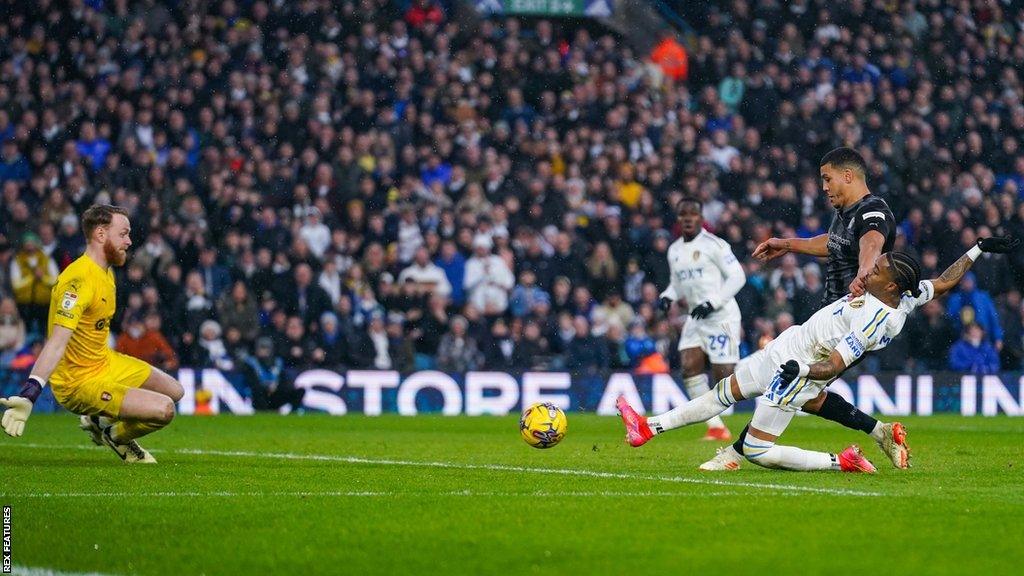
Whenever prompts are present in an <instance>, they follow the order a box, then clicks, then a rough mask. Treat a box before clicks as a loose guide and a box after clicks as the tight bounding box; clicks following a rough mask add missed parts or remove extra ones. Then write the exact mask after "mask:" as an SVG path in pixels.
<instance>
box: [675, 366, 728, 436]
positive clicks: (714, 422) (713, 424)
mask: <svg viewBox="0 0 1024 576" xmlns="http://www.w3.org/2000/svg"><path fill="white" fill-rule="evenodd" d="M683 387H684V388H686V395H687V396H689V397H690V398H691V399H693V398H696V397H698V396H701V395H703V394H707V392H708V390H710V389H711V388H709V387H708V375H707V374H698V375H696V376H690V377H689V378H683ZM708 428H725V422H723V421H722V419H721V418H720V417H718V416H714V417H712V418H710V419H709V420H708Z"/></svg>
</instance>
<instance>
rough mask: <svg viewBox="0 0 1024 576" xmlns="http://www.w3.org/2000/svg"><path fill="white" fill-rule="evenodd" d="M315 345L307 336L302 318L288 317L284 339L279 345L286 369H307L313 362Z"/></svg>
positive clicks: (279, 353)
mask: <svg viewBox="0 0 1024 576" xmlns="http://www.w3.org/2000/svg"><path fill="white" fill-rule="evenodd" d="M313 348H314V343H313V342H312V341H311V340H310V339H309V337H308V336H307V335H306V326H305V324H304V323H303V321H302V318H300V317H298V316H288V317H287V320H286V321H285V327H284V338H283V339H282V340H281V342H280V344H279V348H278V349H279V350H280V352H278V353H277V354H278V356H280V357H281V358H282V359H283V360H284V365H285V367H286V368H306V367H307V366H309V364H310V362H311V361H312V356H313Z"/></svg>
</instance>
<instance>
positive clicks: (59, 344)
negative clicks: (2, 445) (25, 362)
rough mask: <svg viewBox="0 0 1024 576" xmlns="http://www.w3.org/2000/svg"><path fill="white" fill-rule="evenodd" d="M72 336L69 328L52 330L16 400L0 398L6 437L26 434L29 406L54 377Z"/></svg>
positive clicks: (12, 397)
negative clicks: (4, 408) (3, 408)
mask: <svg viewBox="0 0 1024 576" xmlns="http://www.w3.org/2000/svg"><path fill="white" fill-rule="evenodd" d="M71 333H72V331H71V329H70V328H65V327H64V326H54V327H53V333H52V334H50V338H49V339H47V340H46V344H44V345H43V349H42V351H41V352H39V358H37V359H36V363H35V366H33V367H32V373H31V374H30V375H29V377H28V378H26V379H25V382H24V383H23V384H22V385H21V390H20V391H19V392H18V394H17V395H15V396H10V397H8V398H0V406H4V407H6V408H7V410H5V411H4V415H3V418H2V420H0V425H2V426H3V428H4V432H7V434H8V435H10V436H21V435H22V433H23V432H24V431H25V422H26V421H27V420H28V417H29V415H31V414H32V406H33V405H34V404H35V402H36V399H38V398H39V394H40V393H41V392H42V391H43V386H44V385H46V381H47V380H48V379H49V378H50V374H53V370H54V369H55V368H56V367H57V363H58V362H60V359H61V358H62V357H63V356H64V349H65V348H67V346H68V340H70V339H71Z"/></svg>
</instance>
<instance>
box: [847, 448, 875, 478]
mask: <svg viewBox="0 0 1024 576" xmlns="http://www.w3.org/2000/svg"><path fill="white" fill-rule="evenodd" d="M839 469H840V470H842V471H843V472H867V473H868V474H874V473H875V472H877V470H876V469H875V465H874V464H872V463H871V462H869V461H868V459H867V458H865V457H864V453H863V452H861V451H860V446H857V445H856V444H853V445H851V446H848V447H847V448H846V450H843V451H842V452H840V453H839Z"/></svg>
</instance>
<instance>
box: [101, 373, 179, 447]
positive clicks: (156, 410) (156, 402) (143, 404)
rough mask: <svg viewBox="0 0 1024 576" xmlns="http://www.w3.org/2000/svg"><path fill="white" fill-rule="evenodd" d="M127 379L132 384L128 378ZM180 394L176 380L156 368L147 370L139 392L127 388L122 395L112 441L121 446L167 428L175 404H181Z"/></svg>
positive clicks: (137, 389) (172, 415)
mask: <svg viewBox="0 0 1024 576" xmlns="http://www.w3.org/2000/svg"><path fill="white" fill-rule="evenodd" d="M132 360H135V359H132ZM136 362H141V361H138V360H136ZM147 366H148V365H147ZM135 369H136V370H137V371H142V367H139V366H135ZM128 379H129V380H131V378H130V377H129V378H128ZM135 380H136V381H137V377H136V379H135ZM129 386H130V384H129ZM183 394H184V390H183V389H182V387H181V384H179V383H178V381H177V380H175V379H174V378H173V377H171V376H170V375H169V374H167V373H166V372H164V371H163V370H160V369H159V368H153V367H149V371H148V374H147V375H146V377H145V379H144V380H142V382H141V383H140V384H139V386H138V388H130V389H129V390H128V392H127V394H126V395H125V398H124V401H123V402H122V403H121V410H120V412H119V413H118V414H117V417H116V420H117V421H116V422H115V423H114V425H113V430H112V431H111V438H113V439H114V441H116V442H122V443H123V442H127V441H129V440H135V439H137V438H141V437H143V436H145V435H147V434H151V433H153V432H156V431H157V430H159V429H161V428H163V427H164V426H167V425H168V424H170V423H171V420H173V419H174V404H175V402H177V401H178V400H181V397H182V395H183Z"/></svg>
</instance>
